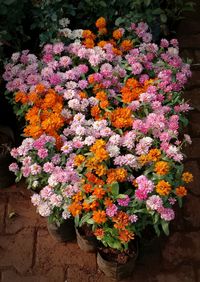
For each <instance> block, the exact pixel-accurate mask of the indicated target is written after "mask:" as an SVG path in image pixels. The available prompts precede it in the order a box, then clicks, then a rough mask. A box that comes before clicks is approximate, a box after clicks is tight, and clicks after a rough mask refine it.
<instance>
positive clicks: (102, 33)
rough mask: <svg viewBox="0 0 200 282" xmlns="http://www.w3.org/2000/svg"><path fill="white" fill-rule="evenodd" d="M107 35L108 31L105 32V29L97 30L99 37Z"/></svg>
mask: <svg viewBox="0 0 200 282" xmlns="http://www.w3.org/2000/svg"><path fill="white" fill-rule="evenodd" d="M107 33H108V30H107V28H106V27H104V28H99V34H100V35H105V34H107Z"/></svg>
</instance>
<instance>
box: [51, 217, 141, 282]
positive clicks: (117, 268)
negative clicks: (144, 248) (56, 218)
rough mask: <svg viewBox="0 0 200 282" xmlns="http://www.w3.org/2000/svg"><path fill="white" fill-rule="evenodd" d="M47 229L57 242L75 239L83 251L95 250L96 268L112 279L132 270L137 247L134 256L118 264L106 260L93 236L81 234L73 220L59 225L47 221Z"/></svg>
mask: <svg viewBox="0 0 200 282" xmlns="http://www.w3.org/2000/svg"><path fill="white" fill-rule="evenodd" d="M47 227H48V231H49V233H50V235H51V236H52V237H53V238H54V239H56V240H57V241H59V242H69V241H74V240H77V244H78V246H79V248H80V249H81V250H83V251H85V252H89V253H96V252H97V265H98V268H99V269H100V270H101V271H102V272H103V273H104V274H105V275H106V276H107V277H110V278H112V279H117V280H121V279H123V278H126V277H128V276H130V275H131V274H132V272H133V270H134V266H135V261H136V258H137V255H138V248H136V252H135V253H134V256H132V257H131V258H130V259H129V260H128V261H127V262H126V263H123V264H119V263H117V262H116V261H111V260H110V259H109V260H108V259H107V258H106V257H105V255H104V253H102V252H101V248H99V247H98V244H97V241H96V240H95V239H94V237H88V236H85V235H83V233H82V230H81V229H78V228H75V227H74V222H73V220H67V221H65V222H64V223H63V224H61V225H60V226H59V227H57V226H56V225H55V224H52V223H49V222H48V225H47Z"/></svg>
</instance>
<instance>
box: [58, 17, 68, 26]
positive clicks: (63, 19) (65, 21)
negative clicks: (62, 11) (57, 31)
mask: <svg viewBox="0 0 200 282" xmlns="http://www.w3.org/2000/svg"><path fill="white" fill-rule="evenodd" d="M59 24H60V25H61V26H62V27H67V26H68V25H69V24H70V20H69V19H68V18H62V19H60V20H59Z"/></svg>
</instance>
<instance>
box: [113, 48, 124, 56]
mask: <svg viewBox="0 0 200 282" xmlns="http://www.w3.org/2000/svg"><path fill="white" fill-rule="evenodd" d="M112 51H113V53H114V54H115V55H117V56H118V55H119V56H120V55H122V51H121V50H119V49H118V48H114V47H113V48H112Z"/></svg>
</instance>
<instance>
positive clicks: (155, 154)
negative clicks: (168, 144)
mask: <svg viewBox="0 0 200 282" xmlns="http://www.w3.org/2000/svg"><path fill="white" fill-rule="evenodd" d="M147 157H148V159H149V161H150V162H156V161H158V160H159V159H160V157H161V151H160V150H159V149H151V150H150V151H149V153H148V155H147Z"/></svg>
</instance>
